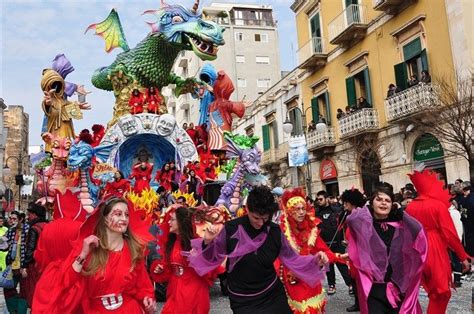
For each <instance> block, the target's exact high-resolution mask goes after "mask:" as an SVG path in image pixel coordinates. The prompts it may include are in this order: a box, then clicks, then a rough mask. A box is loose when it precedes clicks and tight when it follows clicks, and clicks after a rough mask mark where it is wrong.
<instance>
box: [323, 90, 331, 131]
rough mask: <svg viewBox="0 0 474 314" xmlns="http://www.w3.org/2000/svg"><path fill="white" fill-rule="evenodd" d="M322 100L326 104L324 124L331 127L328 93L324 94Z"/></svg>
mask: <svg viewBox="0 0 474 314" xmlns="http://www.w3.org/2000/svg"><path fill="white" fill-rule="evenodd" d="M324 100H325V102H326V122H327V124H328V125H331V105H330V104H329V93H328V92H327V91H326V92H324Z"/></svg>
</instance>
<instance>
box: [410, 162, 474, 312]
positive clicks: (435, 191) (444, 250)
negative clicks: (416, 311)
mask: <svg viewBox="0 0 474 314" xmlns="http://www.w3.org/2000/svg"><path fill="white" fill-rule="evenodd" d="M410 178H411V181H412V182H413V185H414V186H415V188H416V191H417V193H418V197H417V198H416V199H415V200H413V201H412V202H411V203H410V204H408V207H407V209H406V212H407V213H409V214H410V215H412V216H413V217H415V218H416V219H417V220H418V221H419V222H420V223H421V224H422V225H423V228H424V229H425V232H426V235H427V239H428V256H427V259H426V264H425V267H424V270H423V277H422V284H423V287H424V288H425V290H426V292H427V293H428V297H429V299H430V302H429V304H428V313H429V314H435V313H446V308H447V306H448V302H449V299H450V298H451V287H450V286H451V283H452V279H451V264H450V260H449V255H448V249H449V250H451V251H453V252H454V253H455V254H456V256H457V257H458V258H459V260H460V261H462V263H463V266H464V269H465V270H466V269H470V266H469V262H468V260H467V258H468V256H467V254H466V252H464V249H463V247H462V244H461V241H460V240H459V237H458V236H457V234H456V229H455V228H454V224H453V221H452V219H451V216H450V215H449V211H448V208H449V199H450V195H449V192H448V190H445V189H444V188H443V182H442V181H439V180H438V179H437V178H436V174H434V173H429V172H428V171H423V172H421V173H420V172H415V173H414V174H413V175H410Z"/></svg>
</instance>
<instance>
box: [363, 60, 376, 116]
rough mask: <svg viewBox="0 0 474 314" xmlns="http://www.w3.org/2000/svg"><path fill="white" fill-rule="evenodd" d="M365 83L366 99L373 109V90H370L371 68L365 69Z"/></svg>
mask: <svg viewBox="0 0 474 314" xmlns="http://www.w3.org/2000/svg"><path fill="white" fill-rule="evenodd" d="M364 81H365V91H366V94H367V95H366V96H367V97H366V99H367V102H368V103H369V105H370V107H371V108H373V107H374V104H373V103H372V89H371V88H370V75H369V68H365V70H364Z"/></svg>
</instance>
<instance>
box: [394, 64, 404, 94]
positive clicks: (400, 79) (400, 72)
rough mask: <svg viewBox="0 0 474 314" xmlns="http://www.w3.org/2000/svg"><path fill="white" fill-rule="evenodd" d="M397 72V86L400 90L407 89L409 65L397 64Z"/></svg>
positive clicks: (395, 67) (395, 68) (395, 66)
mask: <svg viewBox="0 0 474 314" xmlns="http://www.w3.org/2000/svg"><path fill="white" fill-rule="evenodd" d="M393 68H394V70H395V84H397V87H398V88H400V90H404V89H407V87H408V86H407V81H408V71H407V65H406V64H405V62H402V63H399V64H395V65H394V66H393Z"/></svg>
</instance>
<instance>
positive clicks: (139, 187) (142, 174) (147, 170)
mask: <svg viewBox="0 0 474 314" xmlns="http://www.w3.org/2000/svg"><path fill="white" fill-rule="evenodd" d="M152 171H153V164H152V163H149V162H147V161H141V162H139V163H137V164H135V166H133V168H132V173H131V174H130V176H129V178H130V179H135V184H134V186H133V192H135V193H136V194H139V195H140V193H141V192H142V191H143V190H146V189H149V188H150V180H151V173H152Z"/></svg>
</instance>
